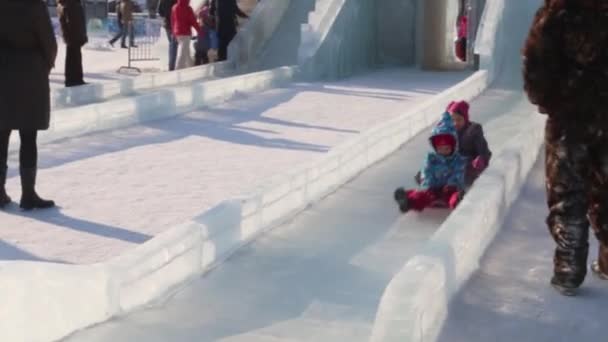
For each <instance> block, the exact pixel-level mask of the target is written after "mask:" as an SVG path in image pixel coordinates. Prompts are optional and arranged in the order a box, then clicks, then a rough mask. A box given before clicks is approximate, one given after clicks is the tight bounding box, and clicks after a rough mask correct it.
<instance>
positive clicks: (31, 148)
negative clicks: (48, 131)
mask: <svg viewBox="0 0 608 342" xmlns="http://www.w3.org/2000/svg"><path fill="white" fill-rule="evenodd" d="M10 137H11V131H0V167H3V166H5V165H6V161H7V159H8V143H9V140H10ZM19 137H20V138H21V148H20V149H19V165H20V167H21V168H25V169H31V168H35V167H36V166H37V162H38V145H37V143H36V140H37V138H38V131H37V130H19Z"/></svg>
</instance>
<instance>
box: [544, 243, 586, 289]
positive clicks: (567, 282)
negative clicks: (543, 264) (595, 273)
mask: <svg viewBox="0 0 608 342" xmlns="http://www.w3.org/2000/svg"><path fill="white" fill-rule="evenodd" d="M588 251H589V245H588V244H584V245H582V246H580V247H579V248H563V247H561V246H558V247H557V248H556V249H555V256H554V258H553V264H554V275H553V278H551V285H552V286H553V287H554V288H555V289H556V290H557V291H559V292H560V293H561V294H563V295H565V296H574V295H576V292H577V290H578V288H579V286H581V284H582V283H583V281H584V280H585V276H586V274H587V254H588Z"/></svg>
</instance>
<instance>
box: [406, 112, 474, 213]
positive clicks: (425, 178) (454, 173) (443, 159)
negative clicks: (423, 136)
mask: <svg viewBox="0 0 608 342" xmlns="http://www.w3.org/2000/svg"><path fill="white" fill-rule="evenodd" d="M429 140H430V142H431V146H432V147H433V151H432V152H429V153H428V155H427V157H426V160H425V162H424V167H423V169H422V177H421V183H420V187H419V188H418V189H416V190H405V189H404V188H398V189H397V190H395V200H396V201H397V203H398V204H399V209H400V210H401V211H402V212H404V213H406V212H408V211H409V210H411V209H413V210H416V211H422V210H424V209H425V208H428V207H430V206H432V205H433V204H434V203H436V202H437V201H442V202H444V203H446V204H447V206H448V207H449V208H450V209H454V208H455V207H456V205H458V202H459V201H460V200H461V198H462V195H463V193H464V174H465V167H466V161H465V158H464V157H462V156H461V155H460V154H459V153H458V135H457V133H456V128H455V127H454V122H453V121H452V118H451V116H450V114H449V113H447V112H446V113H444V114H443V116H442V118H441V120H440V121H439V122H438V123H437V125H436V126H435V127H434V128H433V131H432V133H431V137H430V139H429Z"/></svg>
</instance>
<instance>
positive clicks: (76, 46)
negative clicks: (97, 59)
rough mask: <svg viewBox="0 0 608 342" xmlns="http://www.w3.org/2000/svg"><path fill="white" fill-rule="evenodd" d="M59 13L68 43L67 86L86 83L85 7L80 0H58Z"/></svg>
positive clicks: (86, 39) (65, 39)
mask: <svg viewBox="0 0 608 342" xmlns="http://www.w3.org/2000/svg"><path fill="white" fill-rule="evenodd" d="M57 4H58V6H57V13H58V16H59V23H60V24H61V32H62V33H63V40H64V42H65V45H66V52H65V86H66V87H73V86H79V85H83V84H86V83H85V82H84V75H83V71H82V52H81V49H82V47H83V46H84V45H85V44H86V43H87V42H88V41H89V38H88V37H87V25H86V19H85V16H84V8H83V7H82V3H81V2H80V0H58V1H57Z"/></svg>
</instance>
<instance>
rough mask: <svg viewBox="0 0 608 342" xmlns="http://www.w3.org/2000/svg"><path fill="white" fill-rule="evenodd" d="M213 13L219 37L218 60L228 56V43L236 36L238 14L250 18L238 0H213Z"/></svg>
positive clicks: (223, 59)
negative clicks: (238, 3)
mask: <svg viewBox="0 0 608 342" xmlns="http://www.w3.org/2000/svg"><path fill="white" fill-rule="evenodd" d="M211 13H212V14H214V15H215V17H216V20H215V21H216V23H217V33H218V37H219V41H220V42H219V49H218V60H220V61H225V60H226V59H227V58H228V44H230V42H231V41H232V39H233V38H234V36H236V26H237V16H238V17H241V18H249V16H247V14H245V13H244V12H243V11H241V9H240V8H239V6H238V5H237V3H236V0H213V2H212V3H211Z"/></svg>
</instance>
